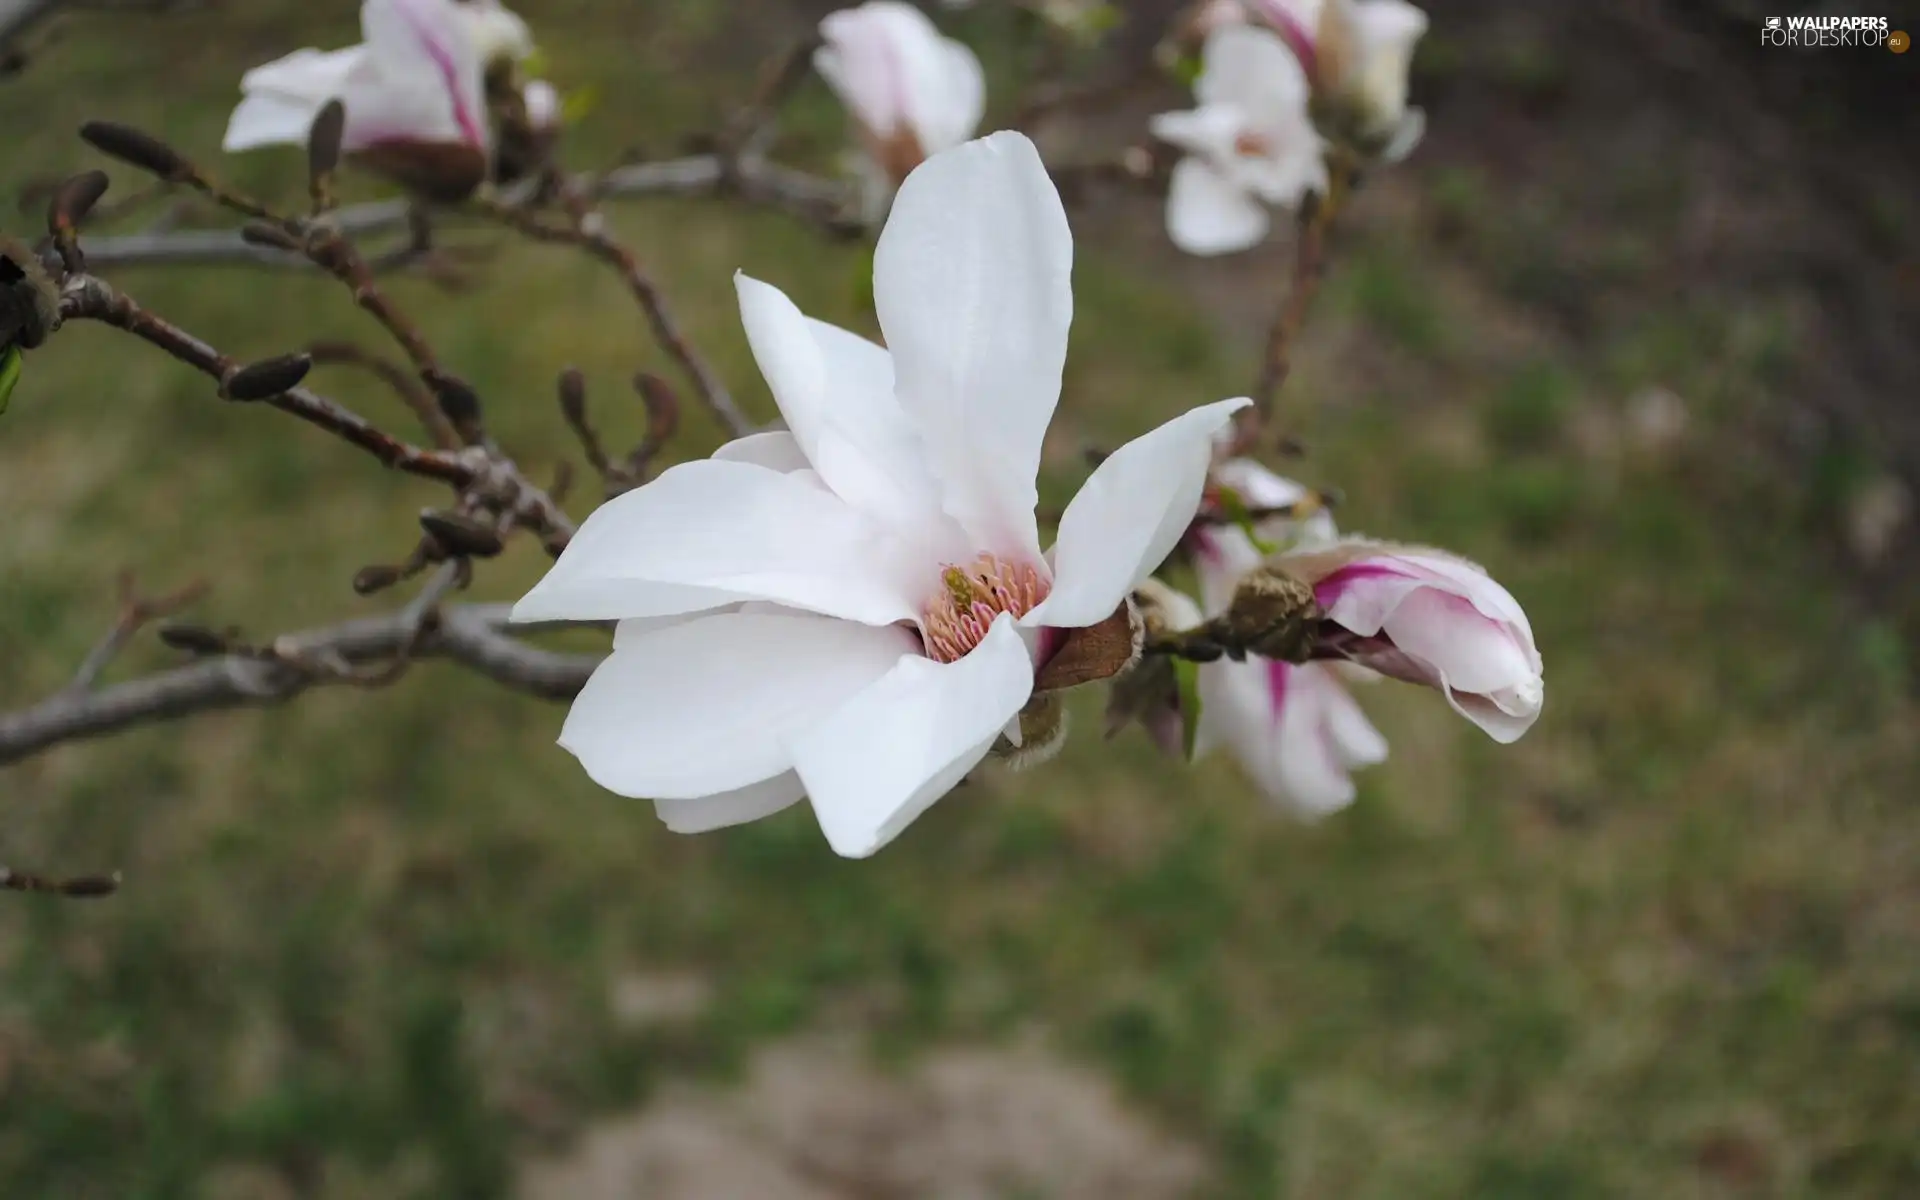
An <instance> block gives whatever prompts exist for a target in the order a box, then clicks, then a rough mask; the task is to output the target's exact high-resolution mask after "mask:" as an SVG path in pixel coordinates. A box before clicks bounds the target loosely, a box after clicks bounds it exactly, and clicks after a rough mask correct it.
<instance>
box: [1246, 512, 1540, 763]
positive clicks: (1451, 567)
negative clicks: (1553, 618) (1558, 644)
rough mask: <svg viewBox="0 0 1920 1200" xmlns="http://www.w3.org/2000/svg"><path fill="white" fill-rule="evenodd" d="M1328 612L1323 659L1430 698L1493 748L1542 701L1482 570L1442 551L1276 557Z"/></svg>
mask: <svg viewBox="0 0 1920 1200" xmlns="http://www.w3.org/2000/svg"><path fill="white" fill-rule="evenodd" d="M1276 565H1277V566H1278V567H1279V568H1280V569H1282V570H1284V571H1286V572H1287V573H1288V574H1290V575H1292V576H1294V577H1295V578H1297V579H1300V580H1301V581H1302V582H1305V583H1307V584H1310V585H1312V587H1313V590H1314V598H1315V599H1316V600H1318V601H1319V603H1320V606H1321V607H1322V608H1324V609H1325V610H1326V612H1327V622H1326V623H1325V624H1324V625H1323V628H1322V631H1321V634H1320V642H1321V648H1322V650H1337V651H1338V652H1340V653H1341V654H1343V655H1344V656H1345V657H1346V658H1347V659H1348V660H1349V661H1351V662H1355V663H1358V664H1360V665H1361V666H1364V667H1367V668H1370V669H1372V670H1374V671H1378V672H1379V673H1380V674H1382V675H1386V676H1389V677H1391V678H1394V679H1401V680H1405V681H1407V682H1409V683H1419V684H1425V685H1426V686H1428V687H1434V688H1438V689H1439V690H1440V691H1441V692H1442V693H1443V694H1445V696H1446V697H1447V702H1448V703H1449V704H1451V705H1452V706H1453V707H1454V710H1455V711H1457V712H1458V713H1460V715H1461V716H1464V717H1466V718H1467V719H1468V720H1470V721H1472V722H1473V723H1474V724H1476V725H1478V726H1479V727H1480V728H1481V729H1483V730H1485V731H1486V733H1487V735H1488V736H1489V737H1491V738H1493V740H1494V741H1496V742H1503V743H1504V742H1512V741H1517V740H1518V739H1519V738H1520V736H1521V735H1522V734H1524V733H1526V731H1527V730H1528V729H1530V728H1532V727H1533V723H1534V721H1536V720H1538V719H1539V716H1540V708H1541V706H1542V704H1544V703H1545V701H1546V683H1545V681H1544V679H1543V678H1542V665H1541V660H1540V651H1539V649H1538V648H1537V647H1536V646H1535V645H1534V641H1533V627H1532V626H1531V625H1530V624H1529V623H1528V621H1527V614H1526V613H1525V612H1524V611H1522V610H1521V608H1520V604H1519V602H1518V601H1517V600H1515V599H1514V598H1513V595H1512V593H1510V592H1508V591H1507V589H1506V588H1503V587H1501V586H1500V585H1499V584H1498V583H1496V582H1494V580H1493V579H1492V577H1491V576H1489V575H1488V574H1487V573H1486V571H1485V570H1483V569H1482V568H1480V567H1479V566H1477V565H1475V564H1473V563H1470V562H1468V561H1467V560H1465V559H1463V558H1459V557H1457V556H1455V555H1452V554H1448V553H1446V552H1445V551H1442V550H1433V549H1429V548H1426V547H1419V546H1396V545H1392V544H1389V543H1385V542H1373V541H1368V540H1366V539H1361V538H1349V539H1343V540H1342V541H1339V542H1337V543H1335V544H1333V545H1331V546H1328V547H1325V548H1321V549H1302V550H1299V551H1296V552H1294V553H1290V554H1286V555H1282V556H1281V557H1280V558H1279V559H1277V560H1276Z"/></svg>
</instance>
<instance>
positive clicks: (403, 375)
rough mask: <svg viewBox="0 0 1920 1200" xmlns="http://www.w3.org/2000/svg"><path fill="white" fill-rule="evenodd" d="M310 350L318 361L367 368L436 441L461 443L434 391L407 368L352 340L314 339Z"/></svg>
mask: <svg viewBox="0 0 1920 1200" xmlns="http://www.w3.org/2000/svg"><path fill="white" fill-rule="evenodd" d="M307 353H308V354H309V355H311V356H312V357H313V361H314V363H315V364H316V365H320V364H336V365H340V366H352V367H359V368H360V369H361V370H363V371H366V372H367V373H368V374H370V375H372V376H373V377H374V378H376V379H378V380H380V381H381V382H382V383H384V384H386V385H387V386H388V387H390V388H392V389H393V390H394V391H395V392H396V393H398V394H399V396H400V399H401V401H402V402H403V403H405V404H406V406H407V407H408V408H409V409H412V410H413V415H414V416H416V417H418V418H419V419H420V424H421V425H422V426H423V427H424V428H425V429H426V431H427V434H428V436H430V437H431V438H432V439H433V442H434V445H436V446H439V447H440V448H441V449H443V450H450V449H453V448H454V447H456V446H458V445H459V444H460V435H459V434H458V433H456V432H455V431H454V428H453V424H452V422H450V421H448V420H447V414H446V413H444V412H442V411H440V405H439V404H438V402H436V401H435V400H434V398H433V394H432V393H431V392H429V391H427V389H426V386H425V385H424V384H422V383H421V382H420V380H419V379H418V378H417V377H415V376H414V375H412V374H410V373H408V371H407V370H406V368H404V367H402V366H400V365H399V364H397V363H395V362H392V361H391V360H389V359H385V358H381V357H380V356H379V355H377V354H375V353H373V352H372V351H371V350H367V349H364V348H362V347H360V346H356V345H354V344H353V343H352V342H315V343H313V344H312V345H311V346H308V347H307Z"/></svg>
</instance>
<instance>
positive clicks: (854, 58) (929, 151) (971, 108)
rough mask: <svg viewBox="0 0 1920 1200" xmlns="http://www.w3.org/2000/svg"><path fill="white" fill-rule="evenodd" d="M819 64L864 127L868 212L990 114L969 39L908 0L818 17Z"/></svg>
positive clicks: (874, 0) (877, 215) (877, 0)
mask: <svg viewBox="0 0 1920 1200" xmlns="http://www.w3.org/2000/svg"><path fill="white" fill-rule="evenodd" d="M820 38H821V46H820V48H819V49H817V50H815V51H814V54H813V65H814V69H815V70H817V71H819V72H820V76H821V78H823V79H825V80H826V81H827V85H828V86H829V87H831V88H832V89H833V91H834V93H835V94H836V95H838V96H839V97H840V102H841V103H842V104H844V105H846V108H847V112H848V113H849V114H850V115H851V116H852V117H853V120H854V123H855V124H856V125H857V126H858V127H859V130H860V140H861V143H862V151H861V156H860V158H859V160H858V163H857V166H858V169H859V172H860V175H861V180H862V183H863V186H864V203H865V208H866V211H867V215H868V217H869V219H871V220H874V221H878V220H880V219H881V218H882V217H883V216H885V213H886V206H887V204H888V203H889V202H890V200H891V199H892V196H893V192H894V189H895V188H897V187H899V186H900V182H901V181H902V180H904V179H905V178H906V177H907V175H908V173H910V172H911V171H912V170H913V169H914V168H915V167H917V166H919V165H920V164H921V163H922V162H924V161H925V160H926V159H927V158H928V157H929V156H930V155H934V154H938V153H940V152H941V151H942V150H948V149H951V148H953V147H955V146H958V145H959V144H960V143H962V142H964V141H966V140H967V139H968V138H970V137H972V136H973V135H974V131H975V130H976V129H978V128H979V126H980V118H981V117H982V116H983V115H985V113H986V105H987V85H986V76H985V74H984V73H983V72H982V70H981V68H980V60H979V59H978V58H976V57H974V53H973V51H972V50H969V49H968V48H967V47H966V46H965V45H964V44H963V43H961V42H957V41H955V40H953V39H952V38H948V37H944V36H942V35H941V33H940V31H939V30H938V29H937V28H935V27H934V24H933V22H932V21H931V20H930V19H928V17H927V14H925V13H924V12H921V11H920V10H919V9H918V8H915V7H914V6H913V5H911V4H907V3H903V2H902V0H870V2H869V3H866V4H862V5H861V6H860V7H858V8H849V9H843V10H842V11H840V12H836V13H830V14H828V15H827V17H826V18H825V19H823V20H822V21H821V22H820Z"/></svg>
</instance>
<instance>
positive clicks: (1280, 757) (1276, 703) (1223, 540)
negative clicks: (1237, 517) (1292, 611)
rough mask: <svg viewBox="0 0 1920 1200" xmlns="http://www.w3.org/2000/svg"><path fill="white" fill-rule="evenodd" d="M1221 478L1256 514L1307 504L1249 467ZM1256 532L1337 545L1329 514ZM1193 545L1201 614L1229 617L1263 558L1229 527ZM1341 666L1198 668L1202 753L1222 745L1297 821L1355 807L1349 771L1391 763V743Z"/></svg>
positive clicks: (1221, 663)
mask: <svg viewBox="0 0 1920 1200" xmlns="http://www.w3.org/2000/svg"><path fill="white" fill-rule="evenodd" d="M1214 477H1215V479H1216V480H1217V481H1218V482H1219V483H1221V484H1223V485H1225V486H1226V487H1229V488H1231V489H1233V491H1234V492H1235V493H1236V494H1237V495H1238V496H1239V498H1240V501H1241V502H1242V503H1243V504H1244V505H1246V506H1247V507H1248V508H1250V509H1263V508H1279V507H1281V506H1283V505H1289V504H1295V503H1298V502H1299V501H1301V500H1303V499H1306V498H1307V496H1308V492H1307V489H1305V488H1303V487H1301V486H1300V485H1299V484H1297V483H1295V482H1293V481H1292V480H1290V479H1283V478H1281V477H1280V476H1278V475H1275V474H1274V473H1273V472H1271V471H1269V470H1267V469H1266V468H1265V467H1263V466H1261V465H1260V464H1258V463H1256V462H1252V461H1250V460H1246V459H1233V460H1230V461H1228V462H1225V463H1222V464H1221V465H1220V466H1219V467H1218V468H1217V469H1216V471H1215V473H1214ZM1256 532H1258V533H1259V535H1260V536H1261V538H1262V539H1263V540H1265V539H1268V538H1274V539H1279V538H1286V537H1291V538H1292V539H1294V540H1295V541H1296V542H1297V544H1299V545H1302V546H1315V545H1324V544H1326V543H1329V542H1331V541H1333V540H1334V538H1335V536H1336V534H1335V530H1334V525H1333V518H1332V517H1331V516H1330V515H1329V514H1328V513H1327V512H1326V511H1325V510H1324V509H1322V510H1320V511H1318V512H1315V513H1314V514H1312V515H1311V516H1309V517H1307V518H1306V519H1305V520H1303V521H1300V522H1298V523H1295V522H1291V521H1288V520H1287V519H1285V518H1280V519H1278V520H1273V521H1267V522H1261V523H1259V524H1258V525H1256ZM1189 536H1190V538H1191V540H1192V544H1193V550H1194V555H1193V557H1194V566H1195V569H1196V571H1197V572H1198V574H1199V577H1200V595H1201V604H1202V606H1203V607H1204V612H1205V613H1206V614H1209V615H1212V614H1217V613H1221V612H1225V611H1226V609H1227V606H1228V605H1229V604H1231V603H1232V602H1233V594H1234V591H1235V589H1237V588H1238V587H1239V585H1240V581H1241V580H1242V579H1243V578H1245V577H1246V575H1247V573H1248V572H1249V571H1252V570H1254V569H1255V568H1257V567H1258V566H1260V564H1261V560H1262V558H1263V555H1262V552H1261V550H1260V549H1259V548H1258V547H1257V546H1255V545H1254V542H1253V539H1252V538H1250V537H1249V536H1248V535H1247V534H1246V532H1244V531H1243V530H1241V529H1239V528H1236V527H1234V526H1230V525H1207V526H1197V527H1196V528H1195V529H1194V530H1193V531H1192V533H1191V534H1190V535H1189ZM1194 615H1195V616H1196V618H1197V616H1198V612H1196V613H1195V614H1194ZM1192 623H1193V624H1197V623H1198V621H1197V619H1196V620H1194V621H1193V622H1192ZM1338 665H1339V664H1335V663H1322V662H1313V663H1306V664H1293V663H1284V662H1278V661H1275V660H1272V659H1266V658H1261V657H1259V656H1257V655H1249V656H1248V657H1247V659H1246V661H1244V662H1233V661H1232V660H1230V659H1224V658H1223V659H1219V660H1217V661H1215V662H1210V663H1203V664H1201V666H1200V668H1199V680H1198V682H1199V688H1198V690H1199V699H1200V721H1199V728H1198V730H1197V733H1196V736H1195V739H1194V750H1195V753H1205V752H1206V751H1208V750H1211V749H1213V748H1214V747H1216V746H1225V747H1226V749H1227V750H1228V752H1229V753H1231V754H1232V755H1233V757H1234V759H1235V760H1236V761H1238V762H1239V764H1240V766H1241V768H1242V769H1243V770H1245V771H1246V772H1247V774H1248V776H1250V777H1251V778H1252V779H1253V781H1254V783H1255V784H1257V785H1258V786H1259V787H1260V789H1261V790H1262V791H1263V792H1265V793H1266V794H1267V795H1268V796H1269V797H1270V798H1271V799H1272V800H1273V801H1274V802H1275V803H1277V804H1280V805H1282V806H1283V807H1285V808H1287V809H1288V810H1289V811H1291V812H1293V813H1294V814H1295V815H1296V816H1300V817H1307V818H1312V817H1320V816H1325V815H1326V814H1328V813H1331V812H1335V811H1337V810H1339V809H1342V808H1345V807H1346V806H1347V805H1349V804H1351V803H1353V797H1354V785H1353V779H1352V777H1351V772H1352V771H1354V770H1356V769H1358V768H1361V767H1370V766H1373V765H1374V764H1376V763H1379V762H1381V761H1383V760H1385V758H1386V757H1387V742H1386V739H1385V738H1383V737H1381V736H1380V731H1379V730H1377V729H1375V728H1374V727H1373V724H1372V722H1370V721H1368V720H1367V717H1366V714H1365V713H1363V712H1362V711H1361V710H1360V706H1359V704H1357V703H1355V701H1354V699H1353V697H1352V695H1350V694H1349V693H1348V691H1347V687H1346V684H1345V683H1344V682H1343V681H1342V680H1341V678H1340V676H1339V674H1338V673H1337V667H1338Z"/></svg>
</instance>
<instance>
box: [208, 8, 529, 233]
mask: <svg viewBox="0 0 1920 1200" xmlns="http://www.w3.org/2000/svg"><path fill="white" fill-rule="evenodd" d="M360 28H361V33H362V37H363V38H364V39H365V40H364V41H362V43H361V44H360V45H357V46H349V47H347V48H346V49H344V50H332V51H320V50H311V49H309V50H296V51H294V52H293V53H292V54H289V55H287V56H286V57H284V58H281V59H277V60H275V61H273V62H270V63H267V64H266V65H264V66H260V67H255V68H254V69H253V70H251V71H248V72H247V73H246V75H245V76H243V77H242V78H241V80H240V89H241V91H242V92H243V93H244V96H245V98H244V99H243V100H241V102H240V105H239V107H237V108H236V109H234V112H233V116H232V117H231V118H230V119H229V121H228V123H227V133H226V138H225V140H224V141H223V143H222V146H223V148H224V149H226V150H227V151H229V152H233V151H241V150H252V149H256V148H258V147H261V146H270V145H281V144H294V145H301V144H304V143H305V142H306V140H307V136H308V131H309V129H310V128H311V127H312V124H313V119H314V117H316V116H317V115H318V114H319V112H320V110H321V108H323V107H324V106H325V105H326V104H327V102H328V101H330V100H333V99H335V98H338V99H339V100H340V102H341V103H342V105H343V106H344V107H345V109H346V125H345V129H344V131H343V133H342V136H341V149H342V150H343V151H344V152H346V153H347V154H349V155H354V156H356V157H358V158H360V159H362V160H363V161H365V162H367V163H368V165H370V166H373V167H375V168H377V169H380V170H383V171H385V172H386V173H388V174H390V175H392V176H394V177H396V178H398V179H400V180H401V181H402V182H404V183H407V184H409V185H410V186H414V187H418V188H420V189H422V190H424V191H426V192H428V193H429V194H431V195H435V196H445V197H448V198H458V197H460V196H464V195H465V194H466V193H467V192H469V191H471V190H472V189H473V187H474V186H476V185H477V184H478V183H479V182H480V181H481V180H482V179H483V178H485V175H486V169H487V162H488V159H489V156H490V154H491V152H492V137H491V134H490V131H489V129H488V123H487V104H486V71H487V66H488V64H489V63H490V62H492V61H494V60H496V59H498V58H502V57H508V58H517V57H523V56H524V55H525V54H527V53H529V52H531V50H532V41H531V39H530V38H529V37H528V35H527V27H526V24H525V23H524V22H523V21H521V20H520V18H519V17H517V16H515V15H514V14H513V13H511V12H509V11H507V10H506V9H504V8H501V7H500V5H499V4H498V3H496V2H495V0H474V2H471V3H465V4H460V3H455V2H454V0H366V3H364V4H363V5H361V8H360Z"/></svg>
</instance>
